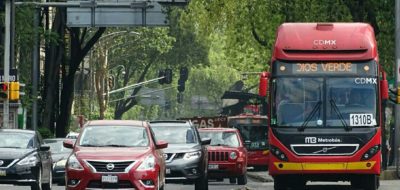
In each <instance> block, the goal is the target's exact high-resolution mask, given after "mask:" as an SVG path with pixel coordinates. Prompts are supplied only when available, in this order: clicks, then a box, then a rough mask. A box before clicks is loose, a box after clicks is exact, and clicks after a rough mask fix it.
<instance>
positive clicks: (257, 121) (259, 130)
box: [228, 114, 269, 170]
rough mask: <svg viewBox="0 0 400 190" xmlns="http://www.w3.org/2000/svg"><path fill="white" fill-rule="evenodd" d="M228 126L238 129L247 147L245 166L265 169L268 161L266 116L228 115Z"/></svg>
mask: <svg viewBox="0 0 400 190" xmlns="http://www.w3.org/2000/svg"><path fill="white" fill-rule="evenodd" d="M228 127H233V128H236V129H238V130H239V132H240V135H241V136H242V139H243V142H244V144H245V146H246V149H247V166H250V167H253V168H254V169H256V170H267V169H268V161H269V145H268V138H267V137H268V118H267V116H262V115H253V114H241V115H238V116H229V117H228Z"/></svg>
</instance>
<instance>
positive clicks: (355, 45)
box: [272, 23, 378, 61]
mask: <svg viewBox="0 0 400 190" xmlns="http://www.w3.org/2000/svg"><path fill="white" fill-rule="evenodd" d="M276 36H277V37H276V42H275V47H274V52H273V58H272V60H273V61H274V60H276V59H278V60H289V61H293V60H296V61H310V60H314V61H340V60H360V61H361V60H371V59H375V60H376V61H377V57H378V53H377V45H376V40H375V34H374V30H373V28H372V27H371V26H370V25H369V24H366V23H284V24H282V25H281V26H280V27H279V28H278V31H277V35H276Z"/></svg>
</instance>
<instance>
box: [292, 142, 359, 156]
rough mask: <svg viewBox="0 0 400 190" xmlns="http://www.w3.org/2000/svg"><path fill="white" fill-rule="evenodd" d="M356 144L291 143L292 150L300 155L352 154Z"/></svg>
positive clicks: (355, 149)
mask: <svg viewBox="0 0 400 190" xmlns="http://www.w3.org/2000/svg"><path fill="white" fill-rule="evenodd" d="M358 147H359V145H358V144H293V145H291V148H292V151H293V152H294V153H296V154H297V155H300V156H309V155H327V156H331V155H343V156H345V155H353V154H354V153H355V152H356V151H357V150H358Z"/></svg>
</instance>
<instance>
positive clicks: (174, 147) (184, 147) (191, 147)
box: [163, 144, 201, 153]
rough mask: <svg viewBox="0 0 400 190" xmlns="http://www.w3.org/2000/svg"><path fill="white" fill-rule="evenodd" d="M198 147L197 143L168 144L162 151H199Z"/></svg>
mask: <svg viewBox="0 0 400 190" xmlns="http://www.w3.org/2000/svg"><path fill="white" fill-rule="evenodd" d="M200 149H201V145H199V144H168V147H167V148H166V149H163V151H164V153H181V152H194V151H199V150H200Z"/></svg>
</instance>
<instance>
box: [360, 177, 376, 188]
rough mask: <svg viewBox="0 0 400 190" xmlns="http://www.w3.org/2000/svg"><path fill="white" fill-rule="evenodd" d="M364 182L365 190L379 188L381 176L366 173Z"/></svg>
mask: <svg viewBox="0 0 400 190" xmlns="http://www.w3.org/2000/svg"><path fill="white" fill-rule="evenodd" d="M363 183H364V189H365V190H377V189H378V186H379V178H378V176H376V175H366V176H365V181H363Z"/></svg>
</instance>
